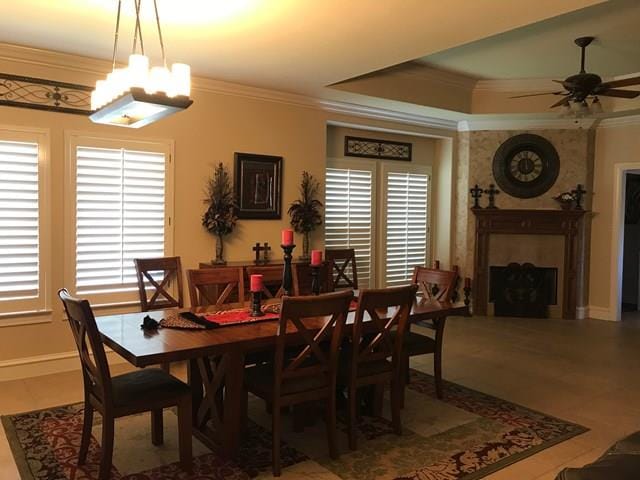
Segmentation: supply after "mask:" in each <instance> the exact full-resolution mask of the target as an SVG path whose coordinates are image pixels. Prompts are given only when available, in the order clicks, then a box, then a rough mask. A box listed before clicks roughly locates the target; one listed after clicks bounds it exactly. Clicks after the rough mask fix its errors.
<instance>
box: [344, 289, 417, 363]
mask: <svg viewBox="0 0 640 480" xmlns="http://www.w3.org/2000/svg"><path fill="white" fill-rule="evenodd" d="M417 288H418V287H417V286H416V285H407V286H404V287H392V288H384V289H375V290H374V289H371V290H370V289H366V290H363V291H362V292H361V293H360V298H359V299H358V309H357V310H356V316H355V319H354V323H353V335H352V355H353V358H352V368H356V369H357V368H358V365H361V364H363V363H366V362H372V361H376V360H384V359H387V358H391V359H392V362H393V363H394V365H395V364H398V360H399V358H400V355H401V353H402V345H403V339H404V334H405V331H406V329H407V326H408V322H409V314H410V313H411V307H412V306H413V303H414V301H415V297H416V291H417ZM367 317H368V321H367V325H366V327H367V332H366V333H365V331H364V328H365V321H366V320H367ZM394 329H395V331H396V335H395V342H394V340H393V336H392V333H391V332H392V330H394Z"/></svg>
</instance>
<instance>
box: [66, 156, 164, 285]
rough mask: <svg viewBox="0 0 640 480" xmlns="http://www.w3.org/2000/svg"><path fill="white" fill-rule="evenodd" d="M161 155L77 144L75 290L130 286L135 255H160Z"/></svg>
mask: <svg viewBox="0 0 640 480" xmlns="http://www.w3.org/2000/svg"><path fill="white" fill-rule="evenodd" d="M164 234H165V154H164V153H157V152H145V151H135V150H127V149H122V148H94V147H86V146H78V147H77V148H76V291H77V292H78V293H96V292H109V291H122V290H129V289H134V288H135V286H136V277H135V266H134V264H133V259H134V258H145V257H162V256H164V250H165V248H164V243H165V238H164Z"/></svg>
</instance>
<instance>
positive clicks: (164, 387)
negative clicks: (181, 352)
mask: <svg viewBox="0 0 640 480" xmlns="http://www.w3.org/2000/svg"><path fill="white" fill-rule="evenodd" d="M111 386H112V389H113V403H114V405H115V406H116V407H123V406H131V405H136V404H138V403H141V402H149V401H151V400H153V401H154V402H155V401H157V400H160V399H166V400H167V401H170V400H171V399H173V398H178V397H180V396H181V395H187V394H190V392H191V389H190V388H189V386H188V385H187V384H186V383H183V382H181V381H180V380H178V379H177V378H175V377H173V376H171V375H169V374H168V373H167V372H164V371H162V370H160V369H159V368H145V369H142V370H136V371H135V372H130V373H125V374H123V375H118V376H115V377H113V378H112V379H111Z"/></svg>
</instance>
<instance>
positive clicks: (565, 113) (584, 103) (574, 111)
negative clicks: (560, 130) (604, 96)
mask: <svg viewBox="0 0 640 480" xmlns="http://www.w3.org/2000/svg"><path fill="white" fill-rule="evenodd" d="M603 112H604V109H603V108H602V103H600V99H599V98H598V97H597V96H594V97H593V98H585V99H584V100H577V99H576V100H571V101H570V102H568V103H566V104H564V105H563V106H562V107H561V110H560V117H565V118H585V117H591V116H593V115H598V114H600V113H603Z"/></svg>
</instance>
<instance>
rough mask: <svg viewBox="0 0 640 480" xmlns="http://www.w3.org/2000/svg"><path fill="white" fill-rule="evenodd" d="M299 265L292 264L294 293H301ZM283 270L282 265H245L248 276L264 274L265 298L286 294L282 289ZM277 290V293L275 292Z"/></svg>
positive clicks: (295, 294) (296, 294)
mask: <svg viewBox="0 0 640 480" xmlns="http://www.w3.org/2000/svg"><path fill="white" fill-rule="evenodd" d="M297 267H298V266H297V265H296V264H293V265H291V276H292V282H291V283H292V290H293V291H292V292H291V293H292V294H293V296H296V297H297V296H298V295H300V286H299V284H298V268H297ZM282 270H283V267H282V266H281V265H251V266H248V267H245V271H246V272H247V277H251V275H262V293H263V295H264V297H265V298H281V297H282V296H283V295H284V290H283V289H282ZM274 292H275V293H274Z"/></svg>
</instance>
